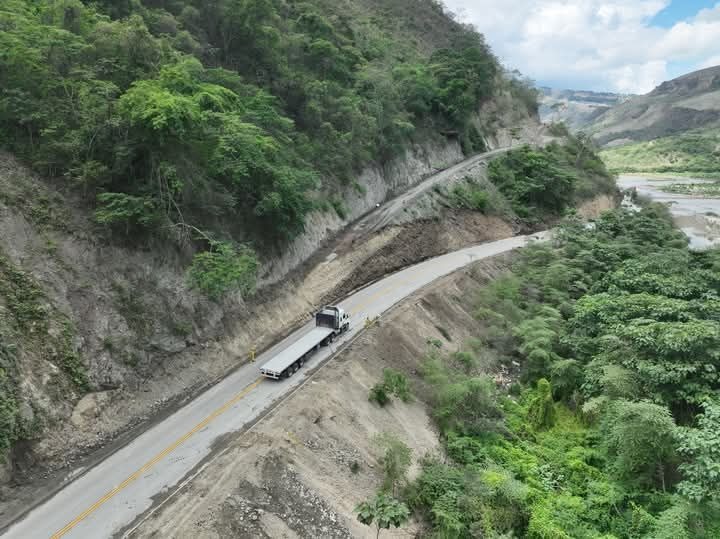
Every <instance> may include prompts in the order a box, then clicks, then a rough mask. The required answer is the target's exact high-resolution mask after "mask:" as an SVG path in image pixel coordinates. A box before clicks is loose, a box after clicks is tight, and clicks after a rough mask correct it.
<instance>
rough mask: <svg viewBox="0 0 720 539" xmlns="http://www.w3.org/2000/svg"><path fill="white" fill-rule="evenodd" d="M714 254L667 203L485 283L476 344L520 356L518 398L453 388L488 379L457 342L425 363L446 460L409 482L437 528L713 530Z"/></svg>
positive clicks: (535, 534) (719, 512) (554, 533)
mask: <svg viewBox="0 0 720 539" xmlns="http://www.w3.org/2000/svg"><path fill="white" fill-rule="evenodd" d="M528 151H530V150H528ZM718 256H719V253H718V251H707V252H693V251H690V250H689V249H688V248H687V239H686V238H685V237H684V235H683V234H682V233H681V232H680V231H678V230H677V229H675V228H674V227H673V224H672V222H671V219H670V217H669V215H668V212H667V209H666V208H664V207H662V206H649V207H647V208H644V209H642V210H641V211H639V212H637V213H633V212H627V211H624V210H616V211H612V212H609V213H606V214H605V215H603V216H602V217H601V218H600V219H598V220H597V221H596V222H595V223H594V224H593V225H592V226H587V225H586V224H585V223H582V222H580V221H574V220H570V221H568V222H566V223H565V224H564V225H563V226H561V227H560V229H559V230H558V232H557V234H556V236H555V240H554V242H553V243H552V244H538V245H534V246H532V247H529V248H527V249H525V250H524V251H523V252H522V255H521V257H520V259H519V261H518V262H517V264H516V266H515V267H514V269H513V272H512V273H511V274H510V275H508V276H506V277H505V278H503V279H500V280H498V281H496V282H494V283H493V284H492V285H490V287H489V288H488V289H485V290H484V291H483V292H482V293H481V294H480V295H479V308H478V310H477V316H478V318H479V320H480V321H481V322H482V324H481V326H480V328H481V329H480V332H479V335H478V336H479V337H480V339H478V341H477V343H480V344H479V346H480V349H478V348H477V347H478V344H477V343H475V344H473V345H472V347H473V349H474V350H475V351H476V353H478V354H482V355H483V356H484V357H486V358H492V357H495V358H497V360H498V361H500V362H502V363H504V364H505V365H506V366H512V365H513V362H514V364H515V365H520V368H521V380H522V381H523V386H516V387H515V388H514V389H515V391H511V393H514V394H515V395H517V396H516V397H509V398H508V397H505V398H504V397H503V396H502V394H501V392H499V391H497V390H495V388H494V387H493V384H492V382H491V380H490V379H488V378H486V379H485V386H484V387H485V389H484V390H483V391H481V392H477V393H475V394H472V393H469V392H468V391H466V390H462V388H465V387H466V386H467V385H470V384H474V385H475V386H476V387H483V385H482V382H481V381H479V375H478V373H477V372H472V371H470V372H467V370H466V367H465V366H464V365H462V366H461V365H457V368H455V369H453V368H452V366H453V365H455V364H456V363H455V360H454V359H453V358H456V357H457V356H458V354H453V355H451V356H450V357H449V358H448V359H447V363H445V364H443V362H441V360H440V359H439V358H438V357H437V352H432V353H431V354H430V356H431V357H430V359H428V361H427V365H426V369H425V373H424V374H425V381H426V383H429V384H430V386H431V388H432V392H431V394H430V404H431V406H432V407H433V410H434V414H435V416H436V418H437V420H438V426H439V428H440V429H441V432H442V436H443V440H444V442H445V448H446V450H447V453H448V455H449V456H450V457H451V461H450V462H448V463H440V462H437V461H434V460H429V461H426V462H425V463H423V466H422V473H421V475H420V477H419V478H418V480H417V481H416V482H415V483H414V484H413V485H412V486H411V487H410V488H409V489H408V491H407V494H406V495H407V499H408V501H409V502H410V504H411V506H412V507H413V508H415V509H417V510H419V511H420V512H421V514H424V515H425V516H426V518H427V519H428V521H429V522H430V524H431V525H432V527H433V529H434V530H435V531H436V532H437V534H438V536H442V537H451V536H452V537H479V536H481V537H500V536H514V537H530V538H533V539H535V538H537V539H545V538H550V537H552V538H553V539H554V538H567V539H570V538H572V539H576V538H588V539H590V538H595V537H604V538H608V539H609V538H638V539H639V538H657V539H659V538H670V537H673V538H675V537H686V538H691V537H693V538H708V539H709V538H711V537H717V536H718V535H719V534H720V505H719V504H718V495H717V493H718V488H719V483H718V481H720V452H719V451H720V443H719V440H720V438H719V437H718V428H719V427H718V417H719V416H720V414H718V405H717V395H718V392H719V391H720V379H719V378H718V374H717V373H718V370H720V356H719V355H718V351H720V341H719V340H718V335H719V334H720V327H719V326H718V316H719V315H720V309H719V308H718V307H719V306H720V304H719V303H718V299H719V297H720V286H719V285H718V275H719V274H718V265H717V261H718ZM511 389H512V388H511ZM448 396H452V397H454V398H455V400H450V399H449V398H448ZM458 397H464V400H460V399H459V398H458ZM455 402H462V403H463V408H462V409H459V408H457V407H450V405H453V404H454V403H455ZM460 410H462V412H461V411H460ZM476 418H482V419H483V421H482V422H478V421H477V419H476Z"/></svg>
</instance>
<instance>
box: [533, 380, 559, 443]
mask: <svg viewBox="0 0 720 539" xmlns="http://www.w3.org/2000/svg"><path fill="white" fill-rule="evenodd" d="M528 419H529V421H530V424H531V425H532V427H533V428H534V429H535V430H544V429H549V428H550V427H552V426H553V425H555V402H554V401H553V397H552V388H551V387H550V382H548V381H547V380H546V379H545V378H541V379H540V380H538V382H537V388H536V389H535V393H534V394H533V396H532V398H531V400H530V406H529V408H528Z"/></svg>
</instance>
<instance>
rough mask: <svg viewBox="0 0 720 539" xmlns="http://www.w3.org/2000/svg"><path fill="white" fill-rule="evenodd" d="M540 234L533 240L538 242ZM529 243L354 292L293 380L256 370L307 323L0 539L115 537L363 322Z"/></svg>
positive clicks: (502, 245) (459, 255) (482, 249)
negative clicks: (344, 327) (342, 324)
mask: <svg viewBox="0 0 720 539" xmlns="http://www.w3.org/2000/svg"><path fill="white" fill-rule="evenodd" d="M547 234H548V233H541V234H536V235H535V236H534V237H537V238H538V239H545V238H546V236H547ZM528 241H532V240H531V239H530V238H529V237H527V236H517V237H513V238H508V239H505V240H500V241H495V242H491V243H485V244H482V245H477V246H474V247H469V248H467V249H462V250H460V251H456V252H453V253H449V254H446V255H443V256H439V257H437V258H433V259H430V260H427V261H425V262H422V263H420V264H417V265H415V266H411V267H409V268H407V269H405V270H402V271H400V272H398V273H395V274H393V275H390V276H388V277H386V278H384V279H382V280H380V281H377V282H376V283H374V284H372V285H370V286H368V287H366V288H364V289H362V290H360V291H358V292H356V293H355V294H353V295H352V296H350V297H348V298H346V299H345V300H343V301H342V302H340V305H341V306H342V307H344V308H345V309H346V310H347V311H348V312H349V313H351V316H352V323H353V325H352V327H351V331H350V332H349V333H347V334H345V335H344V336H342V338H341V339H339V340H338V341H336V344H335V345H334V346H332V347H328V348H322V349H321V350H320V351H319V352H318V353H317V354H315V356H314V357H312V358H311V360H310V361H309V362H308V363H307V364H306V366H305V367H304V369H303V370H300V371H299V372H298V373H297V374H295V376H294V377H292V378H289V379H287V380H283V381H281V382H275V381H271V380H265V379H261V378H260V377H259V372H258V367H259V366H260V365H262V364H263V363H264V362H266V361H267V360H269V359H270V358H271V357H273V356H274V355H275V354H277V353H278V351H280V350H282V349H283V348H285V347H287V346H288V345H289V344H290V343H292V342H294V341H296V340H297V339H299V338H300V337H301V336H302V335H304V334H305V333H306V332H307V331H309V329H310V328H311V327H312V326H311V324H308V325H307V326H305V327H303V328H301V329H300V330H298V331H297V332H295V333H293V334H292V335H290V336H289V337H287V338H286V339H284V340H283V341H282V342H280V343H278V344H277V345H276V346H274V347H273V348H271V349H270V350H268V351H267V352H266V353H264V354H262V355H261V356H260V357H258V359H257V361H256V363H255V364H249V365H246V366H244V367H242V368H240V369H239V370H238V371H236V372H235V373H233V374H232V375H230V376H229V377H228V378H226V379H224V380H223V381H222V382H220V383H218V384H217V385H216V386H214V387H212V388H211V389H210V390H208V391H207V392H205V393H203V394H202V395H200V396H199V397H198V398H196V399H195V400H194V401H192V402H190V403H189V404H187V405H186V406H184V407H183V408H181V409H179V410H178V411H177V412H175V413H174V414H173V415H171V416H170V417H168V418H167V419H165V420H164V421H163V422H161V423H159V424H158V425H156V426H154V427H152V428H151V429H149V430H148V431H146V432H145V433H143V434H142V435H140V436H139V437H138V438H136V439H135V440H133V441H132V442H131V443H129V444H128V445H127V446H125V447H124V448H122V449H120V450H119V451H117V452H116V453H114V454H113V455H111V456H110V457H108V458H107V459H106V460H104V461H102V462H100V463H99V464H97V465H96V466H95V467H94V468H92V469H90V470H89V471H87V472H86V473H85V474H84V475H82V476H80V477H79V478H78V479H76V480H75V481H74V482H72V483H70V484H69V485H68V486H66V487H65V488H64V489H62V490H60V491H59V492H58V493H57V494H55V495H54V496H53V497H52V498H50V499H49V500H48V501H46V502H45V503H43V504H42V505H40V506H38V507H37V508H35V509H34V510H33V511H31V512H30V513H28V514H27V516H26V517H25V518H24V519H23V520H21V521H19V522H17V523H15V524H14V525H13V526H11V527H10V528H9V529H8V530H7V531H6V532H5V534H4V535H3V537H8V538H18V539H34V538H38V539H40V538H42V539H46V538H48V537H51V538H53V539H59V538H61V537H66V538H87V539H98V538H103V537H112V536H116V535H120V534H122V533H123V530H126V529H128V528H129V527H130V526H132V524H133V522H134V521H136V520H137V519H138V518H139V517H140V516H141V515H143V514H144V513H146V512H147V511H148V510H149V509H151V508H152V507H153V504H154V503H155V501H156V498H157V497H158V496H162V495H163V494H167V493H168V492H171V491H172V490H173V487H174V486H175V485H177V484H178V483H180V482H181V481H182V479H183V478H184V477H185V476H187V475H188V474H189V473H190V472H191V471H192V470H193V469H194V468H195V467H197V466H198V464H200V463H201V461H203V459H205V458H206V457H208V456H209V455H210V454H211V452H212V451H213V445H214V444H215V443H216V442H219V439H220V437H222V436H224V435H229V434H232V433H235V432H237V431H242V430H243V428H245V427H247V426H248V425H249V424H251V423H252V422H254V421H255V420H257V419H258V418H259V417H260V416H262V414H263V412H264V411H265V410H267V409H268V407H270V406H271V405H272V404H273V403H275V402H277V401H278V400H279V399H281V398H282V397H283V396H284V395H286V394H287V393H288V392H289V391H290V390H291V389H292V388H294V387H297V386H298V385H300V384H302V383H303V381H304V380H305V379H306V378H307V376H308V373H309V372H310V371H311V370H312V369H313V368H315V367H317V366H318V365H320V364H321V363H323V362H325V361H326V360H327V359H329V358H330V357H331V356H332V355H333V354H334V351H335V350H336V349H337V347H338V346H341V345H342V343H343V342H346V341H347V340H349V339H351V338H352V337H353V336H354V335H355V334H357V333H358V332H359V331H361V330H362V329H363V326H364V324H363V321H364V320H365V319H366V318H367V317H375V316H378V315H380V314H382V313H383V312H384V311H386V310H387V309H389V308H390V307H392V306H393V305H394V304H396V303H397V302H399V301H400V300H402V299H403V298H405V297H407V296H408V295H410V294H412V293H413V292H415V291H417V290H419V289H420V288H422V287H423V286H425V285H427V284H429V283H430V282H432V281H434V280H435V279H437V278H439V277H441V276H443V275H447V274H449V273H452V272H453V271H455V270H457V269H459V268H461V267H463V266H466V265H468V264H470V263H472V262H474V261H477V260H480V259H483V258H488V257H491V256H494V255H497V254H500V253H504V252H507V251H510V250H513V249H516V248H519V247H522V246H524V245H525V244H526V243H527V242H528ZM235 435H236V436H239V435H241V434H235Z"/></svg>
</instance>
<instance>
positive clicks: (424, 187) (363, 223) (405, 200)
mask: <svg viewBox="0 0 720 539" xmlns="http://www.w3.org/2000/svg"><path fill="white" fill-rule="evenodd" d="M510 150H511V148H510V147H507V148H498V149H497V150H492V151H489V152H485V153H481V154H478V155H475V156H473V157H471V158H469V159H466V160H465V161H462V162H460V163H458V164H456V165H453V166H451V167H450V168H447V169H445V170H443V171H442V172H438V173H437V174H433V175H432V176H430V177H429V178H427V179H426V180H424V181H422V182H420V183H419V184H417V185H416V186H415V187H412V188H410V189H408V190H407V191H405V192H403V193H402V194H400V195H399V196H397V197H395V198H393V199H392V200H389V201H387V202H385V203H384V204H382V205H381V206H380V208H379V209H377V210H375V211H373V212H372V213H370V214H368V215H367V216H365V217H363V218H362V219H360V220H359V221H358V222H357V223H355V224H354V225H353V227H352V229H353V230H355V231H360V230H362V231H363V232H364V233H367V232H375V231H377V230H380V229H381V228H383V227H385V226H387V225H389V224H390V222H391V221H392V219H393V217H394V216H395V215H396V214H398V213H400V212H402V211H403V210H404V209H405V206H406V205H408V206H409V205H410V203H411V202H412V201H413V200H415V199H416V198H417V197H418V196H420V195H421V194H423V193H424V192H426V191H428V190H429V189H431V188H432V187H433V186H435V185H438V184H440V183H443V182H445V181H447V180H448V179H449V178H452V177H453V176H454V175H455V174H457V173H458V172H460V171H461V170H464V169H467V168H470V167H472V166H473V165H476V164H478V163H482V162H483V161H488V160H490V159H491V158H493V157H497V156H498V155H501V154H504V153H507V152H509V151H510Z"/></svg>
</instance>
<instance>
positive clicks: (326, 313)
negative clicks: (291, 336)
mask: <svg viewBox="0 0 720 539" xmlns="http://www.w3.org/2000/svg"><path fill="white" fill-rule="evenodd" d="M349 318H350V317H349V315H348V314H347V313H345V311H343V310H342V309H340V308H339V307H325V308H324V309H323V310H321V311H320V312H318V313H317V314H316V315H315V324H316V326H315V327H314V328H312V329H311V330H310V331H308V332H307V333H306V334H305V335H303V336H302V337H300V338H299V339H298V340H297V341H295V342H294V343H292V344H291V345H290V346H288V347H287V348H285V349H284V350H281V351H280V352H278V354H277V355H276V356H275V357H273V358H272V359H270V360H269V361H268V362H267V363H265V364H264V365H263V366H262V367H261V368H260V374H262V375H263V376H265V377H267V378H272V379H274V380H280V379H281V378H287V377H288V376H292V375H293V374H294V373H295V372H296V371H297V370H298V369H299V368H300V367H302V366H303V365H304V364H305V361H306V360H307V359H308V358H309V357H310V356H311V355H312V354H313V353H314V352H315V351H316V350H318V349H319V348H320V347H321V346H327V345H328V344H330V343H331V342H332V341H333V340H334V339H335V337H336V336H338V335H340V334H342V333H344V332H345V331H347V330H348V329H349V327H350V321H349Z"/></svg>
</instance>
